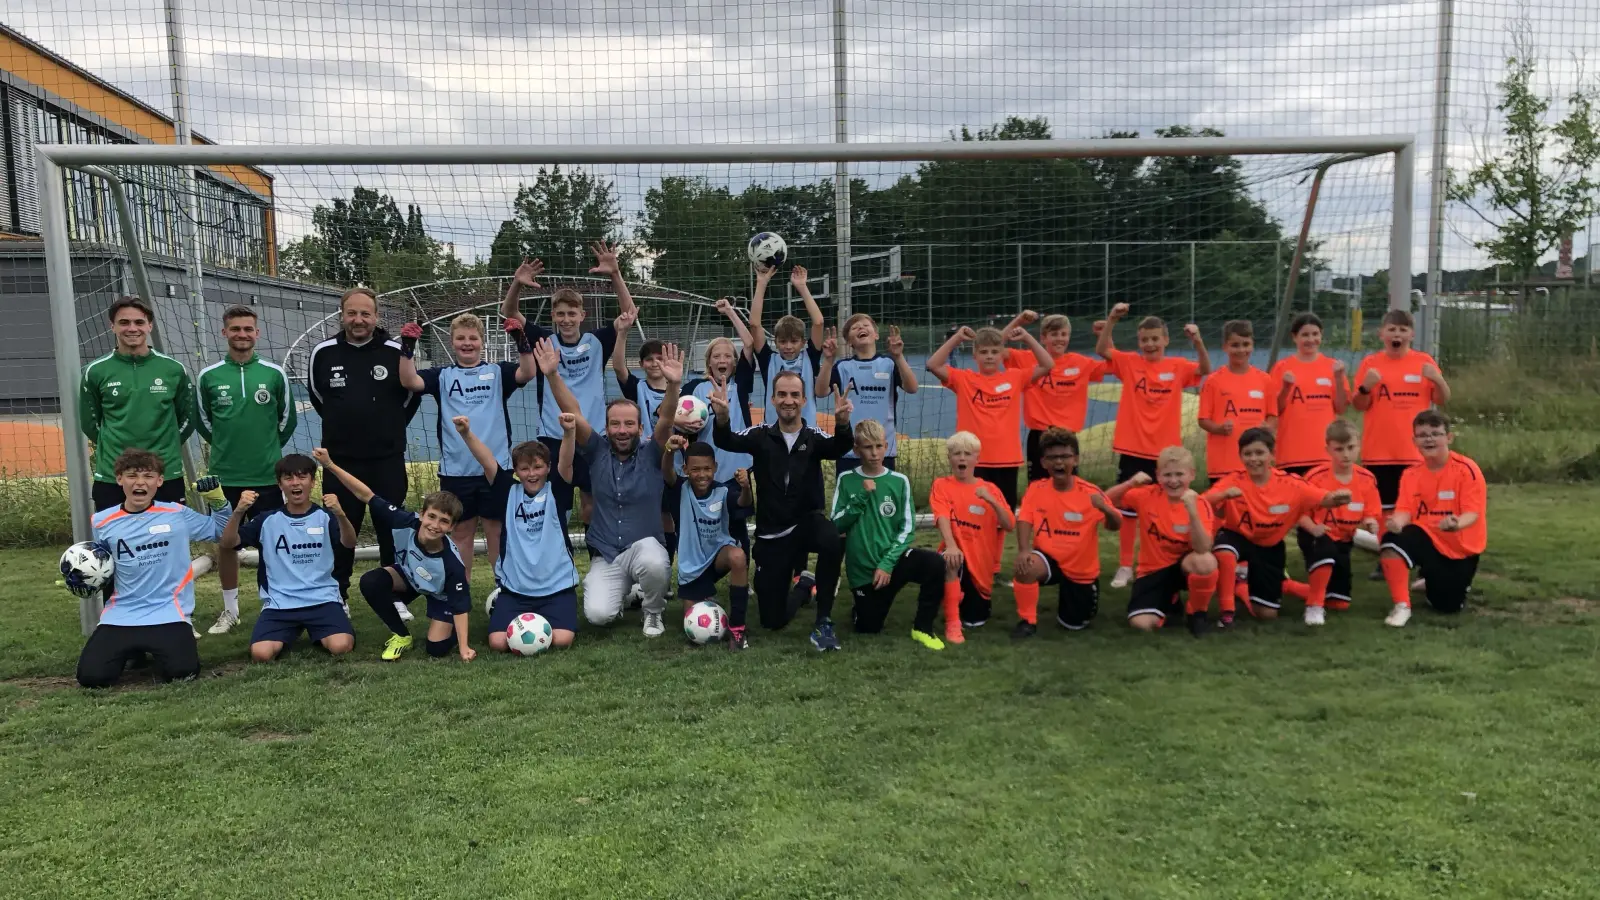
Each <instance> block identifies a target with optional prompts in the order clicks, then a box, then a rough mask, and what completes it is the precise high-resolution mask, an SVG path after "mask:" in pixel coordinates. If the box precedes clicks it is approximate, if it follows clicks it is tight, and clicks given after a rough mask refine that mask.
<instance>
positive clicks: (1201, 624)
mask: <svg viewBox="0 0 1600 900" xmlns="http://www.w3.org/2000/svg"><path fill="white" fill-rule="evenodd" d="M1210 624H1211V622H1210V621H1209V620H1208V619H1207V618H1206V614H1205V613H1203V612H1192V613H1189V633H1190V634H1192V635H1194V636H1195V637H1204V636H1205V633H1206V631H1207V629H1208V626H1210Z"/></svg>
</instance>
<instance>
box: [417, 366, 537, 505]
mask: <svg viewBox="0 0 1600 900" xmlns="http://www.w3.org/2000/svg"><path fill="white" fill-rule="evenodd" d="M417 375H419V376H420V377H421V378H422V384H423V388H422V392H423V393H424V394H428V395H430V396H432V397H433V399H434V400H436V401H438V403H439V422H438V425H437V428H438V437H439V447H440V454H439V474H440V475H443V476H445V477H447V478H449V477H457V476H463V475H482V474H483V466H480V465H478V461H477V460H475V459H473V458H472V451H471V450H468V449H467V442H466V441H464V440H462V439H461V435H460V434H458V433H457V432H456V429H455V426H454V425H452V424H451V423H450V420H451V419H453V418H455V417H456V416H466V417H467V419H468V420H469V421H471V422H472V433H473V434H475V435H477V437H478V440H480V441H483V443H484V446H486V447H488V448H489V449H490V450H493V451H494V459H495V462H497V463H499V464H500V468H502V469H507V468H510V467H511V412H510V410H508V409H507V408H506V398H508V397H510V396H511V395H512V394H514V393H516V390H517V388H518V387H520V385H518V384H517V363H514V362H503V363H480V364H478V365H476V366H470V367H465V368H464V367H462V366H438V367H435V368H431V369H423V370H422V371H421V372H418V373H417Z"/></svg>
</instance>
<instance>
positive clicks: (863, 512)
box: [833, 469, 917, 588]
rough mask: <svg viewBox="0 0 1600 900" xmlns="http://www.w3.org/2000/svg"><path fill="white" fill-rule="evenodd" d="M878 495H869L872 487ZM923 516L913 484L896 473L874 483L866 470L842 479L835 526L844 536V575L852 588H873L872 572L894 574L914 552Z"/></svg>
mask: <svg viewBox="0 0 1600 900" xmlns="http://www.w3.org/2000/svg"><path fill="white" fill-rule="evenodd" d="M868 481H871V482H872V483H873V490H871V491H868V490H867V489H866V482H868ZM916 522H917V511H916V507H915V506H914V505H913V503H912V499H911V481H910V480H909V479H907V478H906V476H904V475H902V474H900V473H899V472H894V471H885V472H884V473H883V474H882V475H874V476H872V477H871V478H868V477H867V476H865V475H862V474H861V470H860V469H853V470H851V471H849V472H846V473H844V474H843V475H840V476H839V478H838V480H837V481H836V482H834V486H833V523H834V524H835V525H837V526H838V528H839V530H840V531H842V532H844V570H845V577H846V579H847V580H848V581H849V583H850V587H852V588H858V587H861V586H862V585H866V584H871V583H872V571H873V570H874V569H882V570H884V571H885V572H890V573H893V572H894V567H895V564H896V563H898V562H900V558H901V557H903V556H905V555H906V551H907V550H909V549H911V540H912V538H913V537H914V536H915V534H916Z"/></svg>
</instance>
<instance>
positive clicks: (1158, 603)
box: [1128, 562, 1189, 620]
mask: <svg viewBox="0 0 1600 900" xmlns="http://www.w3.org/2000/svg"><path fill="white" fill-rule="evenodd" d="M1188 588H1189V576H1188V574H1187V573H1185V572H1184V571H1183V563H1181V562H1176V563H1173V564H1172V565H1170V566H1167V567H1166V568H1164V569H1157V570H1155V571H1154V572H1151V573H1149V574H1148V575H1140V576H1139V577H1138V578H1135V579H1134V580H1133V589H1132V592H1131V593H1130V594H1129V595H1128V618H1130V619H1131V618H1133V617H1134V616H1160V617H1161V618H1162V619H1163V620H1165V619H1166V618H1167V616H1169V615H1177V614H1178V613H1180V612H1182V611H1183V607H1182V606H1181V605H1179V603H1178V594H1179V592H1181V591H1185V590H1188Z"/></svg>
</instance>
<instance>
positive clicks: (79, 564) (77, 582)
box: [61, 541, 117, 597]
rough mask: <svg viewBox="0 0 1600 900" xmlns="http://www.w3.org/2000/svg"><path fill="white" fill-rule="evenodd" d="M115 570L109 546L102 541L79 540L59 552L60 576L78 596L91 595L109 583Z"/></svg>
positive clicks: (68, 588) (114, 562) (115, 565)
mask: <svg viewBox="0 0 1600 900" xmlns="http://www.w3.org/2000/svg"><path fill="white" fill-rule="evenodd" d="M116 571H117V564H116V561H115V560H113V559H112V558H111V548H110V547H109V546H107V545H106V544H105V542H103V541H79V542H78V543H76V544H73V545H72V546H71V547H68V548H67V549H66V552H64V553H62V554H61V576H62V578H63V579H65V581H66V585H67V590H69V591H71V592H72V593H73V594H74V595H75V596H78V597H89V596H93V595H94V594H95V593H97V592H98V591H99V590H100V589H101V588H103V587H105V586H106V585H107V584H110V583H111V576H112V575H114V574H116Z"/></svg>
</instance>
